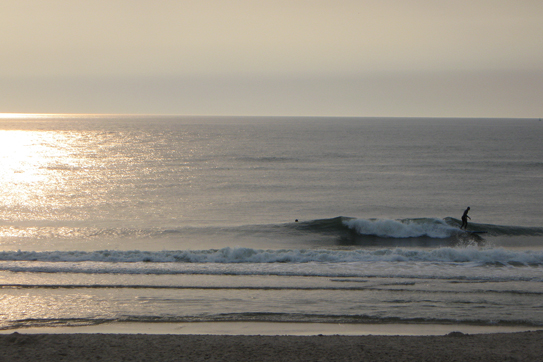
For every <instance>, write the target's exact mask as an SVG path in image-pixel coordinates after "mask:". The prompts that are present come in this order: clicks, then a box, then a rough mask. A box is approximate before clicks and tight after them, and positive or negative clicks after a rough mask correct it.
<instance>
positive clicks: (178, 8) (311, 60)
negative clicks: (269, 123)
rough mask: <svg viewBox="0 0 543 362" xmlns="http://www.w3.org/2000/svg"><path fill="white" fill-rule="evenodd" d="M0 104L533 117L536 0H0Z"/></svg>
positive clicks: (540, 80) (39, 108) (536, 110)
mask: <svg viewBox="0 0 543 362" xmlns="http://www.w3.org/2000/svg"><path fill="white" fill-rule="evenodd" d="M0 112H23V113H43V112H45V113H146V114H154V113H156V114H219V115H338V116H428V117H537V118H539V117H543V1H541V0H488V1H486V0H485V1H482V0H469V1H468V0H466V1H464V0H446V1H445V0H375V1H372V0H334V1H319V0H312V1H309V0H307V1H303V0H289V1H282V0H273V1H268V0H229V1H222V0H215V1H208V0H195V1H167V0H126V1H124V0H104V1H103V0H93V1H73V0H47V1H43V0H2V1H1V2H0Z"/></svg>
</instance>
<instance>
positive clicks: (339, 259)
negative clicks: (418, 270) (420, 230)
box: [0, 247, 543, 269]
mask: <svg viewBox="0 0 543 362" xmlns="http://www.w3.org/2000/svg"><path fill="white" fill-rule="evenodd" d="M0 261H4V262H8V261H38V262H87V261H91V262H110V263H111V262H114V263H115V262H124V263H133V262H149V263H221V264H231V263H256V264H259V263H310V262H319V263H356V262H434V263H471V262H475V263H479V264H490V265H513V266H539V265H543V251H511V250H506V249H502V248H496V249H486V250H485V249H483V250H480V249H477V248H448V247H443V248H437V249H433V250H411V249H402V248H394V249H379V250H365V249H357V250H324V249H314V250H258V249H252V248H230V247H228V248H222V249H210V250H170V251H140V250H132V251H116V250H101V251H91V252H86V251H49V252H35V251H4V252H0ZM2 268H3V266H2V265H0V269H2Z"/></svg>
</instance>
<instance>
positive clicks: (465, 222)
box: [460, 206, 471, 229]
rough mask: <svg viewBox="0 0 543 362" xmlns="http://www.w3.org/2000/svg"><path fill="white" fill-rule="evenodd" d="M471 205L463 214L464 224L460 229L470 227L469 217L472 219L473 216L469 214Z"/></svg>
mask: <svg viewBox="0 0 543 362" xmlns="http://www.w3.org/2000/svg"><path fill="white" fill-rule="evenodd" d="M468 211H469V206H468V208H467V209H466V210H465V211H464V213H463V214H462V226H460V229H467V227H468V219H470V220H471V217H469V216H468Z"/></svg>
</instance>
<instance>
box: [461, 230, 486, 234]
mask: <svg viewBox="0 0 543 362" xmlns="http://www.w3.org/2000/svg"><path fill="white" fill-rule="evenodd" d="M463 231H464V232H466V233H469V234H486V233H487V231H478V230H474V231H471V230H463Z"/></svg>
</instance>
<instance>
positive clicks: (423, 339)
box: [0, 331, 543, 362]
mask: <svg viewBox="0 0 543 362" xmlns="http://www.w3.org/2000/svg"><path fill="white" fill-rule="evenodd" d="M542 359H543V331H533V332H518V333H491V334H464V333H461V332H451V333H449V334H447V335H441V336H376V335H366V336H345V335H343V336H342V335H320V336H319V335H313V336H292V335H290V336H263V335H253V336H250V335H188V334H167V335H163V334H101V333H93V334H84V333H75V334H26V333H19V332H14V333H11V334H3V335H0V361H2V362H4V361H37V362H39V361H55V362H57V361H470V360H471V361H473V360H477V361H538V360H542Z"/></svg>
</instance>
